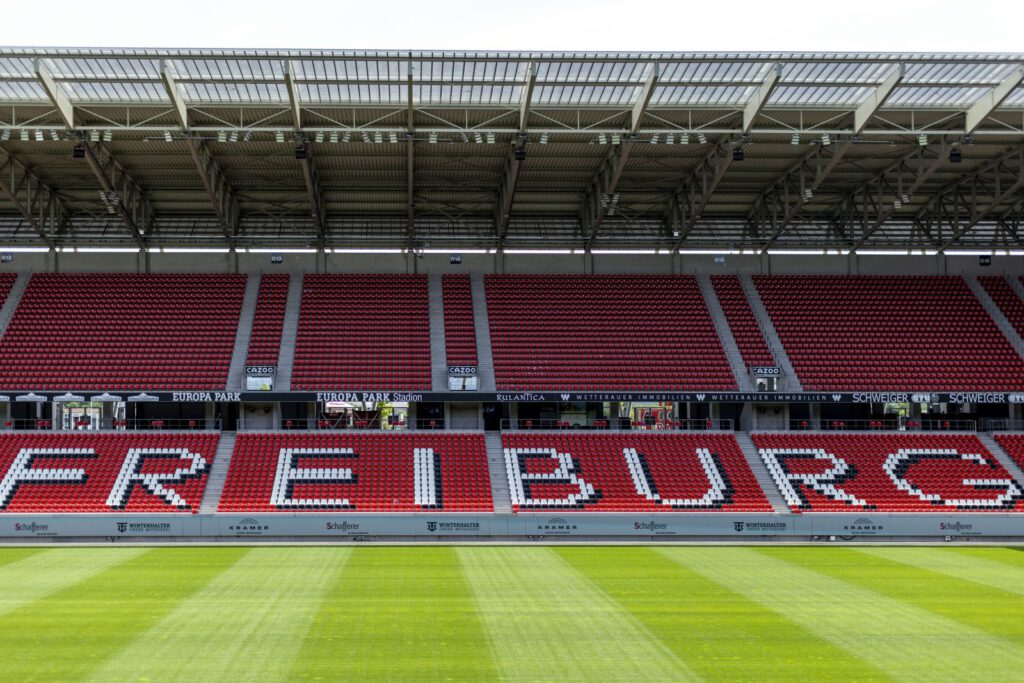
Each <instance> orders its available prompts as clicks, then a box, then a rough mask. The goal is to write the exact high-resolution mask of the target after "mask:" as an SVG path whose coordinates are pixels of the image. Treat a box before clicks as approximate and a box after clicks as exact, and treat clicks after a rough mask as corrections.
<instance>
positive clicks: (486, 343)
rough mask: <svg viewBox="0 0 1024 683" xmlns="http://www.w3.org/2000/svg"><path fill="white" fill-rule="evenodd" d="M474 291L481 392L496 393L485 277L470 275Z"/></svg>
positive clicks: (474, 317)
mask: <svg viewBox="0 0 1024 683" xmlns="http://www.w3.org/2000/svg"><path fill="white" fill-rule="evenodd" d="M469 279H470V283H471V286H472V289H473V325H474V327H475V328H476V359H477V361H476V362H477V375H478V376H479V378H480V379H479V383H480V391H495V390H496V389H497V388H496V387H495V384H494V356H493V355H492V354H491V327H490V324H489V323H488V322H487V294H486V293H485V292H484V276H483V275H482V274H480V273H475V274H470V277H469Z"/></svg>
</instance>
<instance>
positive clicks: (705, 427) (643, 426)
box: [501, 418, 733, 432]
mask: <svg viewBox="0 0 1024 683" xmlns="http://www.w3.org/2000/svg"><path fill="white" fill-rule="evenodd" d="M615 426H616V425H615V423H614V421H613V420H610V419H597V420H540V419H532V418H530V419H520V420H502V421H501V428H502V429H503V430H510V429H516V430H531V429H532V430H545V431H551V430H556V431H557V430H566V431H571V430H590V431H594V430H608V429H614V428H615ZM618 426H619V428H620V429H623V430H635V431H651V432H663V431H687V432H693V431H713V430H725V431H732V429H733V421H732V420H661V421H656V422H646V421H642V420H641V421H634V422H628V421H621V422H620V423H619V425H618Z"/></svg>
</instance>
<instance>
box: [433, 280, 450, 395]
mask: <svg viewBox="0 0 1024 683" xmlns="http://www.w3.org/2000/svg"><path fill="white" fill-rule="evenodd" d="M429 285H430V295H429V298H430V377H431V385H432V386H433V388H434V391H448V348H447V347H446V346H445V338H444V288H443V287H442V285H441V274H440V273H431V274H430V277H429Z"/></svg>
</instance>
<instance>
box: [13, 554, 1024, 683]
mask: <svg viewBox="0 0 1024 683" xmlns="http://www.w3.org/2000/svg"><path fill="white" fill-rule="evenodd" d="M0 677H2V679H3V680H19V681H20V680H28V679H34V680H46V681H51V680H65V679H86V680H97V681H112V680H149V681H169V680H180V681H229V680H245V681H254V680H258V681H274V680H285V679H294V680H375V679H386V680H396V679H401V680H416V681H422V680H494V679H505V680H524V681H535V680H554V681H563V680H587V681H630V682H631V683H632V682H637V681H641V680H649V679H656V680H661V681H677V680H689V679H694V680H697V679H707V680H750V681H763V680H808V679H840V680H907V681H909V680H931V681H936V680H968V679H972V680H987V681H992V680H1021V678H1022V677H1024V552H1020V551H1017V550H1014V549H1007V548H952V547H947V548H898V547H897V548H838V547H818V548H800V547H771V548H760V547H612V548H609V547H355V548H350V547H293V548H270V547H256V548H236V547H223V548H134V547H124V546H122V547H116V546H115V547H103V548H15V549H0Z"/></svg>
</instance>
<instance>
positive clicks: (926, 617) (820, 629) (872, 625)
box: [660, 548, 1024, 681]
mask: <svg viewBox="0 0 1024 683" xmlns="http://www.w3.org/2000/svg"><path fill="white" fill-rule="evenodd" d="M762 550H763V551H762ZM771 550H781V551H784V552H781V553H780V554H779V556H778V557H776V556H774V555H773V554H772V553H771V552H768V551H771ZM801 550H802V551H803V552H800V551H801ZM660 552H662V553H664V554H665V555H666V557H669V558H671V559H673V560H675V561H677V562H679V563H681V564H683V565H685V566H686V567H688V568H690V569H692V570H694V571H697V572H698V573H700V574H702V575H704V576H705V577H707V578H709V579H712V580H714V581H718V582H721V583H723V584H725V585H727V586H729V587H730V588H732V589H733V590H736V591H738V592H740V593H742V594H743V595H745V596H747V597H748V598H750V599H753V600H757V601H758V602H760V603H762V604H763V605H765V606H766V607H769V608H770V609H773V610H776V611H777V612H779V613H780V614H783V615H784V616H786V618H788V619H790V620H792V621H795V622H797V623H799V624H800V625H802V626H803V627H804V628H806V629H808V630H810V631H813V632H814V633H816V634H817V635H818V636H819V637H821V638H824V639H826V640H828V641H830V642H832V643H834V644H835V645H837V646H838V647H841V648H843V649H845V650H846V651H848V652H850V653H851V654H853V655H854V656H857V657H860V658H861V659H863V660H865V661H867V662H869V663H871V664H872V665H873V666H875V667H877V668H879V669H882V670H883V671H885V672H887V673H888V674H889V675H891V676H892V677H894V678H897V679H900V680H915V681H917V680H950V679H961V680H963V679H967V678H971V679H980V680H984V679H987V678H990V679H1001V678H1005V676H1006V672H1007V670H1008V667H1012V668H1013V669H1015V670H1020V668H1021V667H1022V666H1024V649H1022V648H1020V647H1018V646H1016V645H1014V644H1013V643H1010V642H1008V641H1006V640H1003V639H1001V638H998V637H995V636H992V635H990V634H988V633H985V632H984V631H981V630H979V629H975V628H971V627H969V626H965V625H964V624H961V623H959V622H957V621H954V620H952V619H947V618H944V617H942V616H941V615H939V614H935V613H932V612H929V611H927V610H924V609H921V608H919V607H916V606H914V605H912V604H910V603H907V602H903V601H900V600H895V599H893V598H890V597H887V596H885V595H882V594H879V593H876V592H874V591H871V590H867V589H865V588H861V587H859V586H855V585H853V584H851V583H848V582H846V581H842V580H839V579H836V578H833V577H831V576H828V575H826V574H825V573H822V572H821V571H818V570H816V569H811V568H807V567H804V566H801V565H800V564H799V563H798V560H799V559H800V558H807V557H811V556H820V554H821V553H827V552H828V549H823V548H805V549H796V548H779V549H750V548H713V549H707V548H686V549H679V548H671V549H670V548H663V549H660ZM782 557H785V558H786V559H781V558H782ZM790 560H793V561H790ZM852 569H857V565H856V564H853V566H852ZM862 571H863V570H862Z"/></svg>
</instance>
